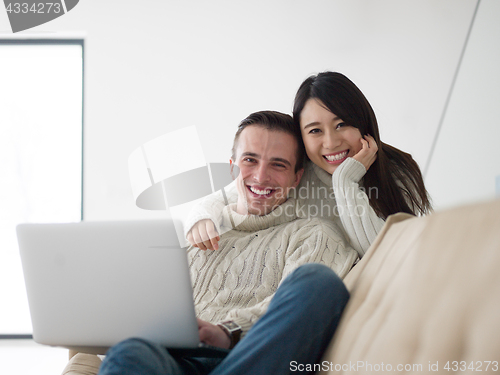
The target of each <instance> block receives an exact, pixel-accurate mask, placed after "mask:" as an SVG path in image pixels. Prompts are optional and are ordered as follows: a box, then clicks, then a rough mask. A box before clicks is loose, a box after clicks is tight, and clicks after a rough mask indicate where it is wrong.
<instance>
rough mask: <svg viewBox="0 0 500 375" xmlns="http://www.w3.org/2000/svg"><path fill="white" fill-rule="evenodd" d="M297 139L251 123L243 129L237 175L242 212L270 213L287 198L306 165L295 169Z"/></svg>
mask: <svg viewBox="0 0 500 375" xmlns="http://www.w3.org/2000/svg"><path fill="white" fill-rule="evenodd" d="M297 147H298V146H297V142H296V141H295V139H294V138H293V136H292V135H290V134H287V133H284V132H281V131H270V130H267V129H265V128H263V127H261V126H256V125H250V126H247V127H246V128H245V129H243V131H242V132H241V134H240V136H239V139H238V143H237V147H236V153H235V159H236V160H232V161H231V162H232V163H233V162H234V163H236V164H237V165H238V167H239V169H240V173H239V175H238V177H237V179H236V183H237V186H238V203H237V207H236V212H238V213H239V214H242V215H246V214H251V215H267V214H268V213H270V212H271V211H272V210H273V209H275V208H276V207H277V206H279V205H280V204H282V203H284V202H285V201H286V200H287V196H288V192H289V191H290V189H292V188H294V187H296V186H297V185H298V183H299V181H300V178H301V177H302V173H303V172H304V170H303V169H301V170H299V171H298V172H297V173H295V164H296V162H297V161H296V149H297Z"/></svg>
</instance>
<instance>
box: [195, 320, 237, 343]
mask: <svg viewBox="0 0 500 375" xmlns="http://www.w3.org/2000/svg"><path fill="white" fill-rule="evenodd" d="M198 333H199V334H200V341H201V342H203V343H205V344H207V345H212V346H217V347H219V348H223V349H229V346H230V345H231V340H230V339H229V336H228V335H227V334H226V332H224V331H223V329H222V328H221V327H219V326H216V325H214V324H211V323H208V322H205V321H203V320H201V319H198Z"/></svg>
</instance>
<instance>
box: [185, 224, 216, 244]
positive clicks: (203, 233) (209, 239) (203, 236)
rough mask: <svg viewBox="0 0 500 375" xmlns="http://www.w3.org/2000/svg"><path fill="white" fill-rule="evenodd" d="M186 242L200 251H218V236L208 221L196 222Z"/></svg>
mask: <svg viewBox="0 0 500 375" xmlns="http://www.w3.org/2000/svg"><path fill="white" fill-rule="evenodd" d="M187 240H188V241H189V243H190V244H191V245H193V246H194V247H198V248H200V249H201V250H207V249H208V250H219V240H220V237H219V234H218V233H217V231H216V230H215V225H214V223H213V222H212V220H210V219H204V220H200V221H198V222H197V223H196V224H195V225H193V227H192V228H191V230H190V231H189V233H188V235H187Z"/></svg>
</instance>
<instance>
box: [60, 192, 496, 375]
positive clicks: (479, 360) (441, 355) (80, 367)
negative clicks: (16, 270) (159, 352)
mask: <svg viewBox="0 0 500 375" xmlns="http://www.w3.org/2000/svg"><path fill="white" fill-rule="evenodd" d="M345 282H346V284H347V286H348V289H349V290H350V291H351V299H350V301H349V304H348V306H347V308H346V310H345V312H344V315H343V318H342V321H341V323H340V326H339V329H338V330H337V332H336V334H335V337H334V338H333V340H332V342H331V344H330V347H329V348H328V350H327V352H326V353H325V356H324V358H323V362H322V363H321V364H320V366H318V367H316V370H318V371H319V372H320V373H321V374H329V373H335V374H337V373H342V374H373V373H381V374H383V373H403V372H404V373H405V374H413V373H419V374H422V373H442V374H450V373H456V372H460V373H471V374H476V373H477V372H480V373H483V374H484V373H499V374H500V363H499V362H500V200H495V201H491V202H486V203H481V204H475V205H470V206H465V207H459V208H455V209H451V210H446V211H442V212H437V213H434V214H432V215H429V216H427V217H420V218H416V217H412V216H410V215H406V214H396V215H393V216H391V217H390V218H389V219H388V220H387V223H386V225H385V226H384V228H383V230H382V232H381V233H380V234H379V236H378V237H377V239H376V241H375V242H374V244H373V245H372V246H371V248H370V249H369V250H368V252H367V254H366V255H365V256H364V257H363V259H362V260H361V261H360V262H359V263H358V264H357V265H356V266H355V267H354V269H353V270H352V271H351V272H350V273H349V275H348V276H347V278H346V279H345ZM74 354H75V353H70V357H71V359H70V361H69V363H68V365H67V366H66V368H65V370H64V372H63V374H66V375H70V374H71V375H73V374H80V375H82V374H86V375H89V374H95V373H97V369H98V366H99V364H100V360H99V358H98V357H96V356H93V355H89V354H82V353H78V354H76V355H74ZM308 365H309V366H310V364H299V363H293V364H291V369H292V372H294V371H293V370H300V369H307V367H308ZM297 372H298V371H297Z"/></svg>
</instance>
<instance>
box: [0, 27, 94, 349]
mask: <svg viewBox="0 0 500 375" xmlns="http://www.w3.org/2000/svg"><path fill="white" fill-rule="evenodd" d="M3 45H37V46H40V45H42V46H43V45H78V46H80V47H81V48H82V107H81V108H82V118H81V140H82V143H81V147H82V148H81V150H82V159H81V189H80V191H81V198H80V212H81V215H80V220H81V221H83V218H84V212H83V207H84V204H83V203H84V202H83V197H84V194H83V187H84V180H83V178H84V143H85V137H84V135H85V134H84V129H85V121H84V120H85V118H84V117H85V39H84V38H83V37H82V38H60V37H55V38H34V37H33V38H29V37H28V38H26V39H20V38H9V37H7V38H0V46H3ZM18 339H21V340H26V339H28V340H32V339H33V334H16V333H14V334H12V333H11V334H3V333H1V332H0V340H18Z"/></svg>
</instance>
